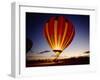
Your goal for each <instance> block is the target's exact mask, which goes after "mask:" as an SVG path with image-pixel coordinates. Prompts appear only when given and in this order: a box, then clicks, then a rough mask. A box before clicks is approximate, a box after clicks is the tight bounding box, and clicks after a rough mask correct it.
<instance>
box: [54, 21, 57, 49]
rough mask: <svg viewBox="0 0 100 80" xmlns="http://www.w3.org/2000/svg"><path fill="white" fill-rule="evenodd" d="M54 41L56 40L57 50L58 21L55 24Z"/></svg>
mask: <svg viewBox="0 0 100 80" xmlns="http://www.w3.org/2000/svg"><path fill="white" fill-rule="evenodd" d="M54 40H55V49H57V20H55V22H54Z"/></svg>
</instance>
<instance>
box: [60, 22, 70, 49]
mask: <svg viewBox="0 0 100 80" xmlns="http://www.w3.org/2000/svg"><path fill="white" fill-rule="evenodd" d="M67 28H68V23H65V29H64V34H63V37H62V41H61V44H60V47H61V49H63V43H64V40H65V37H66V33H67Z"/></svg>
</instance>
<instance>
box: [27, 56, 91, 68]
mask: <svg viewBox="0 0 100 80" xmlns="http://www.w3.org/2000/svg"><path fill="white" fill-rule="evenodd" d="M89 63H90V59H89V57H88V56H86V57H78V58H74V57H73V58H70V59H57V60H51V59H46V60H30V61H29V60H26V67H41V66H61V65H81V64H89Z"/></svg>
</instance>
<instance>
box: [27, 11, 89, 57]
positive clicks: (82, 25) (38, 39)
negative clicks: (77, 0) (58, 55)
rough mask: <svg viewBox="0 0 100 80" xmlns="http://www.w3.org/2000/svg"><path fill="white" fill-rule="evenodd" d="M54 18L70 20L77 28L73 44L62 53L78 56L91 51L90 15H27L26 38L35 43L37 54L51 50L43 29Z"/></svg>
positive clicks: (34, 48) (33, 48)
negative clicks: (60, 17) (77, 54)
mask: <svg viewBox="0 0 100 80" xmlns="http://www.w3.org/2000/svg"><path fill="white" fill-rule="evenodd" d="M52 16H64V17H65V19H66V18H68V19H69V20H70V21H71V22H72V23H73V25H74V27H75V36H74V39H73V40H72V42H71V44H70V45H69V46H68V48H66V49H65V50H64V51H63V52H62V53H65V54H68V53H69V54H70V55H71V54H76V53H79V54H80V53H81V52H82V53H84V52H85V51H89V15H74V14H72V15H71V14H50V13H48V14H47V13H31V12H27V13H26V38H29V39H30V40H32V42H33V47H32V49H31V50H32V51H34V52H35V53H38V52H41V51H45V50H50V51H52V49H51V48H50V46H49V45H48V43H47V41H46V39H45V37H44V35H43V28H44V24H45V22H47V21H48V20H49V19H50V17H52Z"/></svg>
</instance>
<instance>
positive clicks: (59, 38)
mask: <svg viewBox="0 0 100 80" xmlns="http://www.w3.org/2000/svg"><path fill="white" fill-rule="evenodd" d="M44 35H45V38H46V40H47V42H48V44H49V45H50V47H51V49H52V50H53V51H54V52H55V53H56V55H57V57H58V56H59V55H60V54H61V52H62V51H63V50H64V49H65V48H67V47H68V46H69V45H70V43H71V42H72V40H73V37H74V35H75V28H74V26H73V24H72V22H71V21H70V20H68V19H67V18H66V19H65V18H64V17H63V16H59V17H51V18H50V19H49V20H48V21H47V22H46V23H45V26H44Z"/></svg>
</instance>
